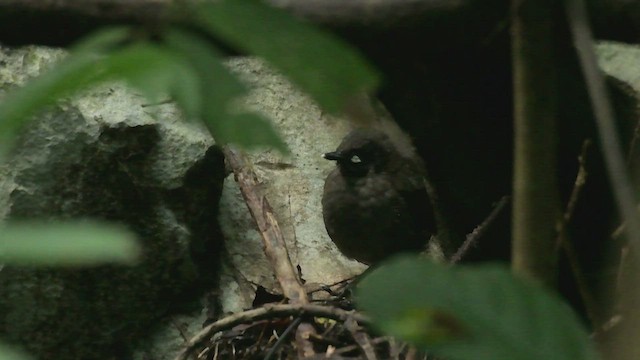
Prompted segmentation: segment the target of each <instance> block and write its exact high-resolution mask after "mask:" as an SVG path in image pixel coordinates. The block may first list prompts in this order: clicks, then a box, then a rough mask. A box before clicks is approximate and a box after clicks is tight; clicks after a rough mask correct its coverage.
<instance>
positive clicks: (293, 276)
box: [222, 146, 315, 357]
mask: <svg viewBox="0 0 640 360" xmlns="http://www.w3.org/2000/svg"><path fill="white" fill-rule="evenodd" d="M222 151H223V153H224V156H225V160H226V161H227V164H229V167H230V168H231V169H232V170H233V174H234V177H235V180H236V182H237V183H238V186H239V187H240V192H241V193H242V197H243V198H244V200H245V203H246V205H247V207H248V208H249V212H250V213H251V216H252V217H253V219H254V221H255V223H256V225H257V227H258V231H259V232H260V235H261V237H262V242H263V245H264V253H265V254H266V256H267V259H268V260H269V262H270V263H271V267H272V268H273V270H274V273H275V275H276V279H277V280H278V282H279V283H280V287H282V291H283V294H284V296H285V297H286V298H288V299H289V301H291V303H292V304H295V305H305V304H308V303H309V298H308V297H307V292H306V291H305V289H304V287H303V286H302V282H301V281H300V279H299V278H298V275H297V272H296V271H295V268H294V266H293V264H292V263H291V258H290V257H289V253H288V251H287V245H286V243H285V241H284V236H283V235H282V231H281V230H280V226H279V225H278V221H277V220H276V216H275V214H274V211H273V208H271V205H270V204H269V201H268V200H267V198H266V196H265V195H264V194H263V193H262V191H261V189H260V186H259V181H258V177H257V175H256V174H255V173H254V172H253V170H252V169H251V167H250V166H248V165H247V163H246V162H245V160H244V159H243V157H242V155H240V153H238V152H237V151H235V150H233V149H232V148H231V147H229V146H225V147H224V148H223V150H222ZM314 332H315V330H314V329H313V327H312V326H311V325H310V324H307V323H302V324H300V325H299V326H298V328H297V329H296V336H295V339H296V343H297V345H298V347H297V349H298V354H299V355H300V356H301V357H306V356H311V355H313V354H314V351H313V345H312V344H311V343H310V342H309V334H312V333H314Z"/></svg>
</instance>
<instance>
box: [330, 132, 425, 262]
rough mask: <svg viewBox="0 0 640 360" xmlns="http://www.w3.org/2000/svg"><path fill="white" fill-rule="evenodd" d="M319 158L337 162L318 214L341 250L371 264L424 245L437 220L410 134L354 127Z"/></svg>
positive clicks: (422, 166) (422, 165) (415, 249)
mask: <svg viewBox="0 0 640 360" xmlns="http://www.w3.org/2000/svg"><path fill="white" fill-rule="evenodd" d="M323 157H324V158H325V159H328V160H334V161H336V162H337V167H336V168H335V169H334V170H333V171H332V172H331V173H330V174H329V176H328V177H327V179H326V180H325V183H324V194H323V196H322V213H323V217H324V224H325V226H326V228H327V232H328V233H329V236H330V237H331V239H332V240H333V242H334V243H335V244H336V246H337V247H338V249H340V251H341V252H342V253H343V254H345V255H346V256H348V257H350V258H352V259H355V260H358V261H360V262H362V263H365V264H368V265H371V264H375V263H377V262H379V261H380V260H383V259H384V258H386V257H388V256H390V255H393V254H395V253H399V252H412V251H413V252H418V251H421V250H424V249H425V247H426V244H427V241H428V240H429V237H430V235H431V234H433V233H435V231H436V225H435V218H434V213H433V209H432V205H431V202H430V201H429V196H428V194H427V190H426V188H425V175H426V172H425V167H424V164H423V162H422V160H421V159H420V158H419V157H418V155H417V154H416V153H415V150H414V148H413V146H412V145H411V142H410V141H409V139H408V138H398V136H396V137H393V136H390V135H389V134H387V133H385V132H383V131H380V130H375V129H357V130H354V131H352V132H351V133H350V134H348V135H347V136H346V137H345V138H344V139H343V140H342V143H341V144H340V145H339V146H338V149H337V150H336V151H334V152H329V153H326V154H324V155H323Z"/></svg>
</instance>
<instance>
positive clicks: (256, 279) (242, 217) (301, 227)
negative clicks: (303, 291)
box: [220, 58, 365, 311]
mask: <svg viewBox="0 0 640 360" xmlns="http://www.w3.org/2000/svg"><path fill="white" fill-rule="evenodd" d="M228 65H229V67H230V68H231V69H232V70H233V72H234V73H236V74H237V75H238V76H240V78H241V79H242V80H244V81H245V83H247V84H248V85H249V86H250V87H251V89H252V92H251V94H250V95H249V97H248V98H247V99H246V104H247V106H248V107H249V108H251V109H254V110H256V111H259V112H261V113H263V114H264V115H265V116H267V117H268V118H270V119H271V120H272V121H273V123H274V125H275V126H276V128H277V129H278V131H279V133H280V134H281V135H282V137H283V139H284V141H285V142H286V144H287V145H288V147H289V149H290V150H291V154H290V155H289V156H283V155H281V154H279V153H278V152H275V151H269V150H266V151H255V152H252V153H250V154H248V158H249V159H250V161H251V162H252V163H253V164H254V171H255V172H256V174H257V175H258V177H259V178H260V180H261V181H262V185H263V190H264V191H265V194H266V196H267V198H268V199H269V202H270V203H271V206H272V207H273V208H274V210H275V212H276V214H277V216H278V219H277V220H278V222H279V224H280V228H281V229H282V231H283V233H284V236H285V239H286V241H287V245H288V250H289V256H290V257H291V260H292V262H293V264H294V266H296V265H298V266H300V269H301V273H302V276H303V278H304V279H305V280H306V281H307V282H309V283H322V284H331V283H333V282H337V281H340V280H343V279H345V278H349V277H352V276H354V275H356V274H358V273H360V272H362V271H363V270H364V268H365V267H364V266H363V265H362V264H360V263H358V262H356V261H353V260H349V259H347V258H345V257H344V256H343V255H342V254H341V253H340V252H339V251H338V250H337V248H336V247H335V245H334V244H333V242H331V239H329V236H328V235H327V232H326V230H325V227H324V222H323V220H322V208H321V204H320V200H321V197H322V187H323V186H324V179H325V178H326V176H327V174H328V173H329V172H330V171H331V169H332V168H333V166H335V164H334V163H333V162H331V161H327V160H325V159H323V158H322V154H323V153H325V152H328V151H333V150H335V148H336V147H337V146H338V144H339V143H340V141H341V140H342V137H343V136H344V135H345V134H346V133H347V132H348V131H349V129H350V127H351V124H350V123H349V122H348V121H344V119H338V118H335V117H331V116H328V115H326V114H324V113H323V112H322V111H321V110H320V108H318V106H317V105H316V104H315V103H314V102H313V101H312V100H311V99H310V98H309V97H308V96H306V95H305V94H303V93H302V92H301V91H300V90H298V89H297V88H296V87H295V86H293V85H292V84H291V83H290V82H289V81H287V80H286V79H285V78H283V77H282V76H281V75H279V74H277V73H276V72H275V71H273V70H272V69H271V68H269V67H268V66H266V65H265V63H264V62H262V61H259V60H256V59H248V58H242V59H235V60H232V61H230V62H229V63H228ZM220 223H221V226H222V229H223V232H224V234H225V238H226V239H227V251H228V254H229V256H228V257H226V261H225V265H226V266H225V271H224V274H223V276H222V278H221V287H222V290H223V292H224V294H225V295H224V296H223V297H222V299H223V304H222V305H223V309H224V310H225V311H239V310H242V309H243V308H248V307H250V306H251V302H252V300H253V296H254V290H255V284H259V285H262V286H264V287H265V288H267V290H269V291H272V292H276V293H279V292H280V290H279V287H278V285H277V283H276V281H275V278H274V275H273V272H272V271H271V267H270V266H269V264H268V262H267V259H266V257H265V255H264V252H263V251H262V241H261V239H260V235H259V234H258V232H257V231H255V226H254V225H253V220H252V219H251V216H250V215H249V212H248V210H247V208H246V206H245V205H244V200H243V199H242V196H241V194H240V190H239V189H238V187H237V185H236V184H235V181H234V179H233V177H228V178H227V179H226V182H225V187H224V190H223V195H222V200H221V213H220Z"/></svg>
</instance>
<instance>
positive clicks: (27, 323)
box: [0, 47, 225, 359]
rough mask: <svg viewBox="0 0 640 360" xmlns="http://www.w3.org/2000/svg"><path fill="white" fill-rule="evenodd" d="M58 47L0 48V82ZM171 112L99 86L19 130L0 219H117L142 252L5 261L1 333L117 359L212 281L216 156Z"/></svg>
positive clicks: (40, 65)
mask: <svg viewBox="0 0 640 360" xmlns="http://www.w3.org/2000/svg"><path fill="white" fill-rule="evenodd" d="M62 54H63V53H62V52H61V51H58V50H48V49H43V48H35V47H27V48H23V49H16V50H8V49H4V48H0V59H1V60H0V62H2V64H4V66H3V67H2V71H1V72H0V89H7V88H11V87H13V86H15V85H19V84H21V83H22V82H23V81H24V80H25V79H27V78H28V77H29V76H33V75H36V74H37V73H38V71H40V70H41V69H44V68H47V67H48V66H49V64H51V63H52V62H54V61H55V60H57V59H59V58H60V57H61V56H62ZM176 114H177V113H176V111H175V109H172V108H171V106H159V107H145V106H143V99H142V98H141V97H139V96H136V95H135V94H133V93H132V92H131V91H128V90H127V89H126V88H124V87H123V86H121V85H118V84H109V85H107V86H101V87H99V88H96V89H93V90H91V91H88V92H87V93H85V94H83V95H82V96H81V97H77V98H73V99H67V100H65V101H63V102H62V103H61V104H60V105H58V106H56V107H54V108H53V109H51V110H50V111H48V112H47V113H46V114H44V115H41V116H38V118H37V119H36V120H35V121H33V122H31V123H29V124H28V126H27V127H26V128H25V129H23V130H22V135H21V136H20V140H18V142H17V143H16V144H15V145H16V146H15V149H14V151H13V152H12V153H11V154H9V156H8V161H7V163H6V164H5V166H4V167H3V168H2V170H1V173H0V174H1V175H2V178H0V190H2V193H0V205H1V207H2V209H3V210H2V211H3V213H2V214H0V215H3V217H6V218H9V219H19V218H45V219H68V218H87V217H89V218H98V219H106V220H112V221H117V222H121V223H124V224H125V225H126V226H128V227H129V228H131V229H132V230H133V231H135V232H136V233H137V235H138V236H139V241H140V243H141V244H142V245H143V248H144V258H143V259H142V261H141V262H140V264H139V265H137V266H135V267H118V266H100V267H96V268H90V269H60V268H56V269H52V268H38V269H34V268H19V267H4V268H3V269H2V270H1V271H0V313H1V314H3V316H2V319H1V322H0V334H1V335H0V336H1V337H2V338H3V340H7V341H9V342H12V343H19V344H21V345H22V346H23V347H25V348H26V349H27V350H29V351H30V352H32V353H33V354H35V355H37V356H38V357H39V358H41V359H107V358H123V357H127V356H128V355H127V354H130V352H131V350H132V349H133V348H135V347H136V346H137V345H138V344H139V343H140V341H141V340H142V339H144V338H146V337H148V336H149V335H152V334H153V332H154V330H155V328H156V327H158V326H159V324H160V322H159V319H162V318H163V317H165V316H167V315H168V314H171V313H173V312H175V311H176V310H177V309H178V308H179V307H180V306H187V305H189V304H191V303H193V302H194V300H195V299H197V297H196V296H195V295H196V294H197V292H198V291H199V290H198V289H199V288H200V289H201V288H203V284H209V286H211V284H213V283H214V281H213V280H212V279H214V278H215V269H216V268H217V266H216V264H218V258H217V255H218V251H217V250H216V249H217V248H218V247H219V246H220V245H221V242H222V241H221V236H220V232H219V228H218V225H217V223H216V216H217V207H218V201H219V198H220V193H221V187H222V181H223V177H224V175H225V172H224V162H223V156H222V154H221V152H220V150H219V149H217V148H216V147H214V146H213V143H212V139H211V138H210V137H209V136H208V135H207V133H206V132H204V131H202V130H201V129H199V128H197V127H194V126H191V125H189V124H185V123H183V122H181V121H179V119H178V117H177V116H176ZM152 115H153V116H152ZM204 263H206V266H200V265H202V264H204Z"/></svg>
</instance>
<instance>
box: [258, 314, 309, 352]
mask: <svg viewBox="0 0 640 360" xmlns="http://www.w3.org/2000/svg"><path fill="white" fill-rule="evenodd" d="M301 322H302V318H301V317H297V318H296V319H295V320H293V321H292V322H291V324H289V326H287V328H286V329H285V330H284V331H283V332H282V334H281V335H280V337H279V338H278V341H276V343H275V344H273V346H272V347H271V349H269V351H268V352H267V355H265V356H264V360H270V359H271V357H272V356H273V354H275V353H276V351H277V350H278V349H279V348H280V346H282V344H283V343H284V341H285V340H286V339H287V338H288V337H289V334H290V333H291V332H292V331H293V329H296V328H297V327H298V325H300V323H301Z"/></svg>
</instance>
